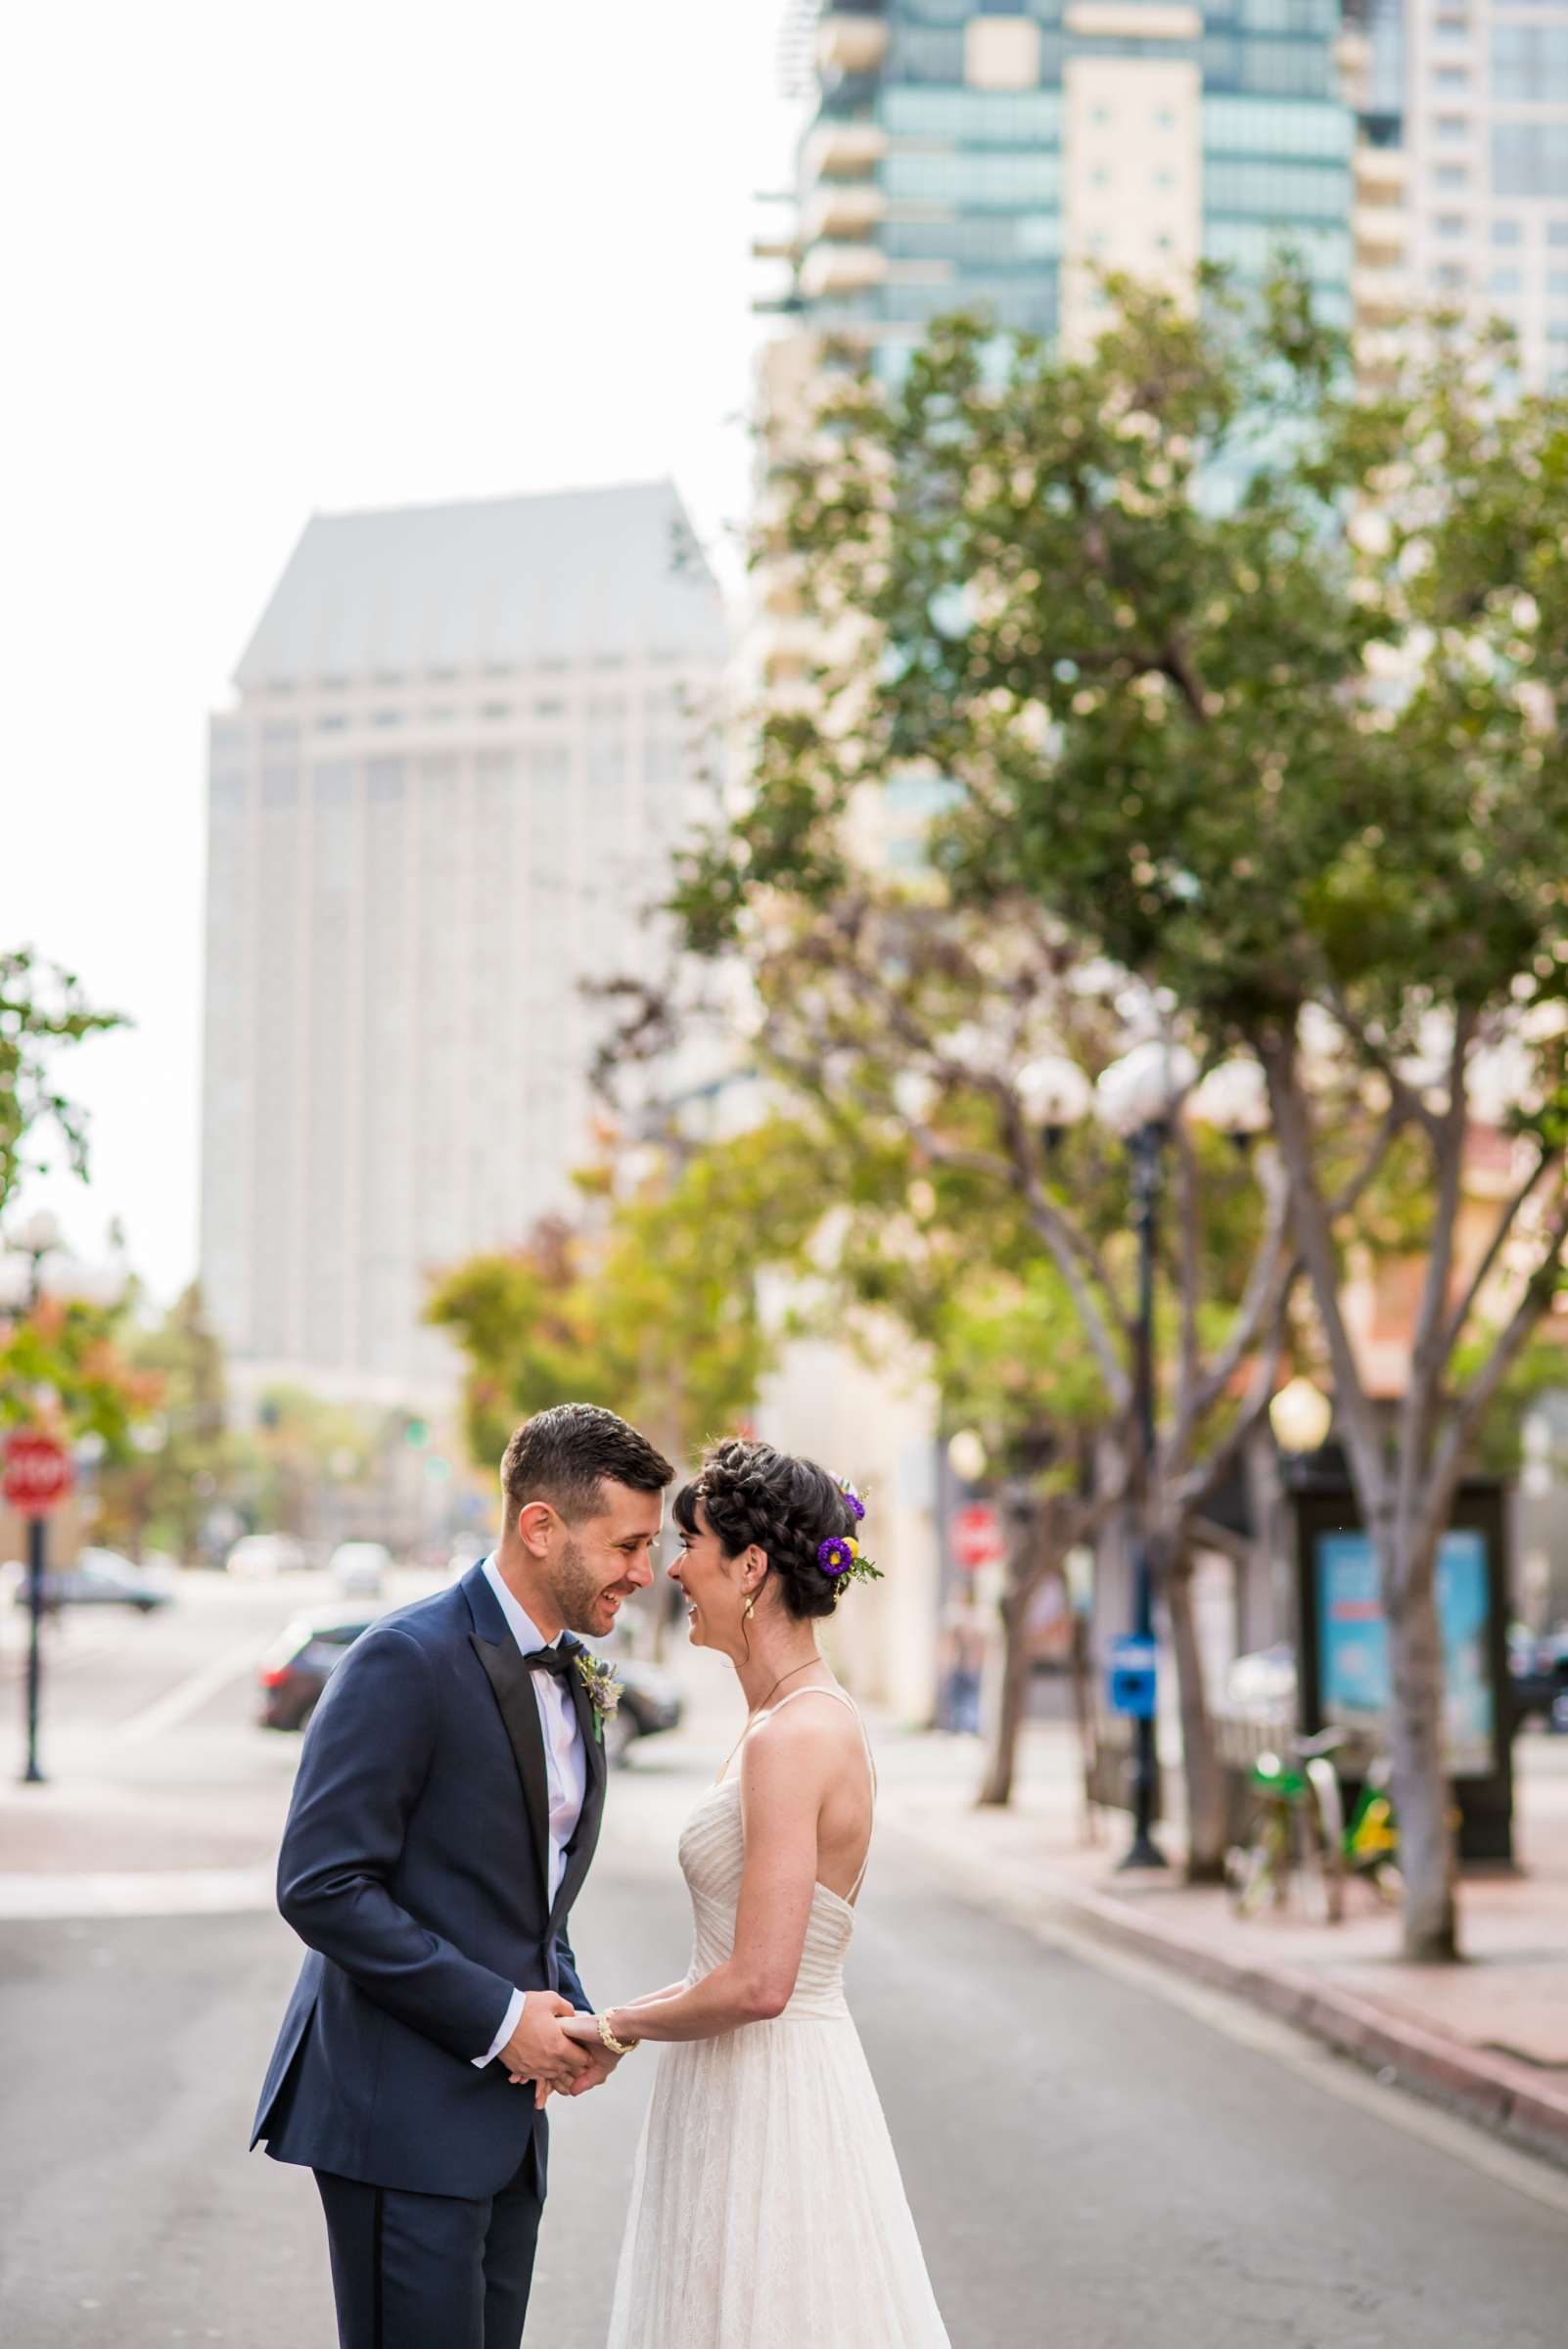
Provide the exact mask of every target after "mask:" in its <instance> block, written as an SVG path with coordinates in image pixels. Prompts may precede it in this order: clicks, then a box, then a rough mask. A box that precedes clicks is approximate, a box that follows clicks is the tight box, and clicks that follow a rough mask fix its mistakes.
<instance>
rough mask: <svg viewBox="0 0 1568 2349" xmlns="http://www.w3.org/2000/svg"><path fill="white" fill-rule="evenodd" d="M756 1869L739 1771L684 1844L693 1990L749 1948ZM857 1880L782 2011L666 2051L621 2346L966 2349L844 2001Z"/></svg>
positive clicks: (618, 2329) (821, 1889) (638, 2188)
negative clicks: (929, 2261)
mask: <svg viewBox="0 0 1568 2349" xmlns="http://www.w3.org/2000/svg"><path fill="white" fill-rule="evenodd" d="M807 1696H827V1697H831V1698H834V1699H835V1700H837V1701H838V1702H840V1703H842V1704H846V1705H849V1704H850V1699H849V1698H848V1697H847V1696H845V1695H844V1693H843V1691H842V1690H840V1689H831V1688H799V1689H796V1690H795V1691H794V1692H793V1694H792V1695H791V1696H787V1697H784V1698H782V1699H781V1700H780V1702H779V1703H778V1704H777V1705H775V1706H774V1707H773V1708H772V1713H778V1712H782V1710H783V1708H784V1706H785V1705H787V1704H790V1703H792V1702H796V1701H798V1700H799V1699H801V1698H804V1697H807ZM850 1710H851V1711H852V1712H854V1707H853V1705H850ZM771 1718H772V1714H771V1713H766V1714H763V1715H761V1717H760V1719H759V1721H758V1722H757V1723H756V1724H755V1725H754V1727H753V1730H752V1732H751V1733H752V1734H754V1735H755V1734H756V1730H757V1728H759V1727H761V1724H762V1723H763V1722H765V1721H767V1720H770V1719H771ZM855 1719H856V1721H857V1722H858V1721H859V1715H858V1713H855ZM860 1734H861V1738H862V1740H863V1739H864V1737H865V1728H864V1725H863V1724H861V1727H860ZM870 1759H871V1756H870V1747H869V1745H867V1747H866V1761H867V1765H868V1766H869V1765H870ZM873 1783H874V1777H873ZM744 1858H745V1843H744V1837H743V1833H742V1826H741V1799H740V1776H739V1773H738V1772H737V1773H735V1774H734V1775H733V1776H730V1777H723V1778H720V1779H719V1781H718V1783H717V1784H716V1785H715V1786H712V1787H710V1788H709V1790H708V1792H707V1793H706V1794H705V1795H703V1797H702V1799H701V1800H700V1801H699V1802H698V1804H697V1806H696V1808H695V1810H694V1811H693V1812H692V1813H691V1815H690V1817H689V1818H688V1819H687V1821H686V1824H685V1827H684V1828H683V1829H682V1832H681V1837H680V1865H681V1868H682V1871H683V1872H684V1874H685V1878H686V1882H687V1885H688V1887H689V1889H690V1892H691V1899H692V1909H693V1911H694V1923H695V1943H694V1947H693V1951H692V1961H691V1969H690V1971H689V1973H688V1975H687V1977H686V1978H687V1980H688V1981H689V1982H695V1981H697V1980H698V1979H700V1977H701V1976H702V1975H704V1974H707V1973H711V1972H712V1970H713V1968H714V1967H715V1965H719V1964H721V1963H722V1962H723V1960H724V1959H725V1958H726V1957H728V1956H729V1954H730V1952H731V1950H732V1948H733V1947H734V1939H735V1909H736V1903H737V1901H738V1899H739V1897H740V1881H741V1868H742V1865H743V1862H744ZM864 1874H865V1869H864V1866H863V1865H862V1867H861V1870H860V1877H863V1876H864ZM860 1877H857V1878H856V1879H855V1883H854V1886H853V1889H852V1893H851V1896H850V1899H848V1900H846V1899H844V1898H843V1897H842V1896H841V1895H840V1894H839V1893H836V1892H831V1891H829V1889H828V1887H827V1886H826V1885H825V1884H818V1885H817V1887H816V1890H815V1892H814V1893H813V1895H812V1898H811V1913H810V1918H809V1921H808V1923H807V1930H806V1947H805V1949H804V1951H803V1953H802V1956H801V1970H800V1973H799V1975H798V1976H797V1978H796V1983H795V1991H794V1995H793V1996H792V1997H791V1999H790V2002H789V2004H788V2005H787V2006H786V2007H785V2008H784V2011H783V2013H782V2014H780V2015H778V2016H777V2017H776V2018H775V2019H774V2020H773V2021H771V2022H765V2023H748V2024H746V2025H744V2026H743V2027H742V2028H741V2029H739V2030H735V2031H727V2032H724V2033H723V2034H722V2035H721V2036H720V2037H718V2038H715V2039H697V2040H683V2041H672V2042H669V2043H668V2044H667V2045H666V2046H665V2047H663V2048H662V2049H661V2050H660V2056H659V2072H658V2077H657V2079H656V2080H655V2083H654V2092H653V2101H652V2103H651V2104H650V2106H649V2110H648V2117H647V2120H646V2122H645V2123H644V2126H643V2132H642V2142H641V2143H640V2144H639V2146H638V2148H637V2162H636V2168H635V2171H634V2172H633V2175H632V2182H631V2211H630V2215H629V2217H628V2219H627V2222H626V2233H625V2239H624V2241H623V2245H622V2250H621V2265H620V2269H619V2272H618V2274H617V2277H616V2296H615V2308H614V2311H613V2313H612V2316H611V2320H610V2340H609V2349H949V2344H948V2340H947V2333H946V2329H945V2326H944V2325H943V2322H942V2318H941V2315H940V2314H939V2312H938V2309H937V2303H936V2301H935V2299H934V2298H933V2296H932V2290H931V2284H930V2281H929V2280H928V2278H927V2276H926V2265H925V2260H924V2258H923V2257H922V2255H921V2250H920V2241H919V2237H918V2236H917V2235H916V2234H915V2229H914V2221H913V2219H912V2218H911V2217H910V2215H909V2205H908V2202H907V2201H906V2199H905V2197H904V2191H903V2182H902V2180H901V2179H900V2177H899V2164H898V2161H897V2159H896V2157H895V2154H894V2150H893V2144H892V2141H891V2140H890V2138H889V2136H888V2127H887V2123H886V2121H885V2120H884V2119H883V2117H882V2106H881V2103H880V2102H879V2100H878V2097H877V2092H876V2089H875V2087H874V2085H873V2083H872V2079H871V2072H870V2068H869V2066H868V2065H867V2063H866V2059H865V2054H864V2051H863V2050H862V2049H861V2046H860V2039H859V2034H858V2033H857V2032H856V2030H855V2028H854V2025H853V2022H852V2021H851V2019H850V2010H849V2007H848V2006H847V2005H846V2004H845V1999H844V1958H845V1953H846V1951H847V1950H848V1949H849V1946H850V1938H851V1935H852V1933H853V1930H854V1910H853V1896H854V1893H855V1892H858V1890H859V1886H860Z"/></svg>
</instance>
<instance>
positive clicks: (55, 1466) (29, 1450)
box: [0, 1427, 70, 1517]
mask: <svg viewBox="0 0 1568 2349" xmlns="http://www.w3.org/2000/svg"><path fill="white" fill-rule="evenodd" d="M5 1459H6V1466H5V1476H4V1479H3V1480H0V1492H3V1493H4V1494H5V1497H6V1501H7V1504H8V1505H9V1506H10V1507H11V1508H13V1509H15V1510H16V1512H17V1514H18V1516H19V1517H42V1516H45V1515H46V1514H47V1513H48V1511H49V1510H50V1509H54V1508H58V1507H59V1505H60V1503H61V1502H62V1501H63V1500H64V1499H65V1497H66V1495H67V1494H68V1493H69V1491H70V1459H69V1454H68V1453H67V1451H66V1450H65V1447H64V1446H63V1445H60V1444H57V1443H56V1442H55V1440H54V1438H53V1436H45V1435H40V1433H39V1432H38V1430H37V1429H36V1428H33V1427H19V1428H14V1429H13V1430H12V1432H11V1434H10V1435H9V1436H7V1438H6V1443H5Z"/></svg>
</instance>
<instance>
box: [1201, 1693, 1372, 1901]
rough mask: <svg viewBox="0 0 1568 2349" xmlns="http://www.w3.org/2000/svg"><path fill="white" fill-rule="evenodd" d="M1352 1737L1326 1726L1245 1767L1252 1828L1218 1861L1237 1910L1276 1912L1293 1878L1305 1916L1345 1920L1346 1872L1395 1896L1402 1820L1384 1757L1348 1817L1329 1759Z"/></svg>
mask: <svg viewBox="0 0 1568 2349" xmlns="http://www.w3.org/2000/svg"><path fill="white" fill-rule="evenodd" d="M1350 1742H1351V1739H1350V1737H1349V1735H1348V1733H1347V1732H1346V1731H1345V1730H1343V1729H1323V1730H1320V1731H1319V1732H1318V1734H1317V1735H1316V1736H1315V1737H1300V1738H1297V1739H1296V1740H1295V1741H1294V1743H1293V1745H1292V1747H1291V1750H1290V1753H1289V1754H1288V1756H1281V1755H1279V1754H1276V1753H1264V1754H1260V1755H1259V1756H1258V1759H1257V1761H1256V1762H1255V1763H1254V1764H1253V1766H1252V1771H1251V1773H1250V1778H1251V1784H1252V1789H1253V1797H1254V1806H1253V1817H1252V1820H1251V1829H1250V1833H1249V1835H1248V1837H1247V1838H1246V1839H1245V1840H1244V1841H1243V1842H1242V1843H1240V1844H1237V1845H1234V1846H1232V1848H1231V1850H1230V1851H1229V1853H1227V1855H1226V1859H1225V1875H1226V1880H1227V1881H1228V1883H1229V1886H1230V1897H1231V1900H1232V1902H1233V1904H1234V1907H1235V1910H1236V1912H1237V1914H1238V1915H1240V1916H1255V1915H1257V1914H1258V1913H1259V1911H1261V1910H1263V1909H1264V1908H1266V1907H1268V1906H1272V1907H1274V1908H1283V1907H1284V1905H1285V1903H1286V1901H1287V1900H1288V1899H1289V1897H1290V1889H1291V1884H1292V1880H1293V1879H1296V1880H1299V1881H1300V1883H1301V1884H1302V1886H1303V1888H1304V1890H1305V1891H1306V1893H1307V1896H1308V1900H1309V1903H1310V1910H1311V1912H1314V1913H1315V1914H1316V1915H1317V1917H1318V1918H1319V1919H1320V1920H1321V1921H1322V1922H1324V1923H1327V1924H1339V1923H1340V1922H1341V1921H1342V1920H1343V1918H1344V1914H1345V1886H1346V1883H1347V1881H1348V1880H1349V1879H1350V1878H1351V1877H1353V1876H1354V1877H1357V1878H1359V1879H1360V1881H1361V1882H1363V1883H1365V1884H1367V1885H1369V1886H1370V1888H1371V1889H1372V1891H1373V1892H1374V1893H1375V1894H1376V1896H1377V1898H1378V1899H1379V1900H1382V1901H1387V1902H1393V1901H1397V1900H1398V1898H1399V1896H1400V1889H1401V1886H1400V1875H1399V1868H1398V1865H1397V1857H1398V1852H1399V1826H1398V1822H1397V1821H1396V1819H1395V1816H1394V1804H1393V1798H1392V1796H1391V1795H1390V1793H1389V1765H1388V1761H1387V1759H1386V1758H1385V1757H1383V1756H1381V1755H1379V1756H1376V1757H1375V1758H1373V1759H1372V1760H1371V1761H1369V1762H1368V1764H1367V1767H1366V1771H1365V1773H1364V1776H1363V1777H1362V1780H1361V1784H1360V1792H1359V1793H1358V1795H1357V1798H1356V1802H1355V1805H1354V1807H1353V1809H1352V1812H1351V1816H1350V1818H1349V1819H1346V1817H1345V1797H1344V1790H1343V1788H1342V1786H1341V1784H1340V1779H1339V1773H1338V1771H1337V1770H1336V1768H1335V1766H1334V1760H1333V1757H1334V1755H1335V1754H1336V1753H1338V1752H1340V1751H1341V1750H1342V1749H1343V1747H1344V1746H1346V1745H1347V1744H1348V1743H1350Z"/></svg>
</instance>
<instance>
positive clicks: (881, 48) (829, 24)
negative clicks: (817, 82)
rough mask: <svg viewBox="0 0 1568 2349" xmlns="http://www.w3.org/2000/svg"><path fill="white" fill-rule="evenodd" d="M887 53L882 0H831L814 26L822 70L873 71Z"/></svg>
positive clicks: (824, 71) (830, 71)
mask: <svg viewBox="0 0 1568 2349" xmlns="http://www.w3.org/2000/svg"><path fill="white" fill-rule="evenodd" d="M887 54H888V21H887V19H886V17H885V16H884V15H883V14H882V0H834V5H833V6H832V7H830V8H828V9H825V10H824V12H823V14H822V17H821V20H820V22H819V23H818V24H817V28H816V63H817V69H818V71H819V72H822V73H874V72H876V70H877V69H878V68H879V67H880V65H881V64H882V61H883V59H884V58H885V57H886V56H887Z"/></svg>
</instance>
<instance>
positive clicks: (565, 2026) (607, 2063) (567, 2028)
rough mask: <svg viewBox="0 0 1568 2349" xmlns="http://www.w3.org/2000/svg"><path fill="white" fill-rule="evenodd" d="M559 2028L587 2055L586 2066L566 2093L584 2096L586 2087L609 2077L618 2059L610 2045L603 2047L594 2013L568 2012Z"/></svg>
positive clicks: (602, 2039)
mask: <svg viewBox="0 0 1568 2349" xmlns="http://www.w3.org/2000/svg"><path fill="white" fill-rule="evenodd" d="M561 2028H562V2030H563V2032H564V2033H565V2034H566V2036H567V2038H568V2039H570V2040H572V2041H573V2042H574V2043H575V2044H576V2046H577V2047H578V2048H579V2049H580V2050H582V2051H583V2052H584V2053H585V2054H586V2055H587V2058H588V2069H587V2070H586V2072H584V2073H583V2074H582V2076H581V2077H580V2078H579V2079H577V2080H576V2081H574V2082H573V2084H572V2086H571V2088H570V2089H568V2091H567V2094H568V2096H585V2095H586V2094H587V2092H588V2090H589V2089H590V2088H598V2087H600V2086H601V2085H602V2083H603V2082H604V2081H606V2080H608V2079H609V2077H610V2075H611V2073H612V2072H613V2071H614V2070H615V2068H616V2065H617V2064H618V2063H619V2062H620V2061H621V2058H620V2056H619V2055H618V2054H617V2053H616V2051H615V2050H614V2049H613V2048H609V2047H606V2045H605V2043H604V2038H603V2035H602V2033H601V2032H600V2029H599V2018H598V2016H597V2015H596V2014H581V2013H574V2014H571V2015H568V2016H567V2017H566V2019H565V2020H564V2021H563V2023H562V2025H561Z"/></svg>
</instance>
